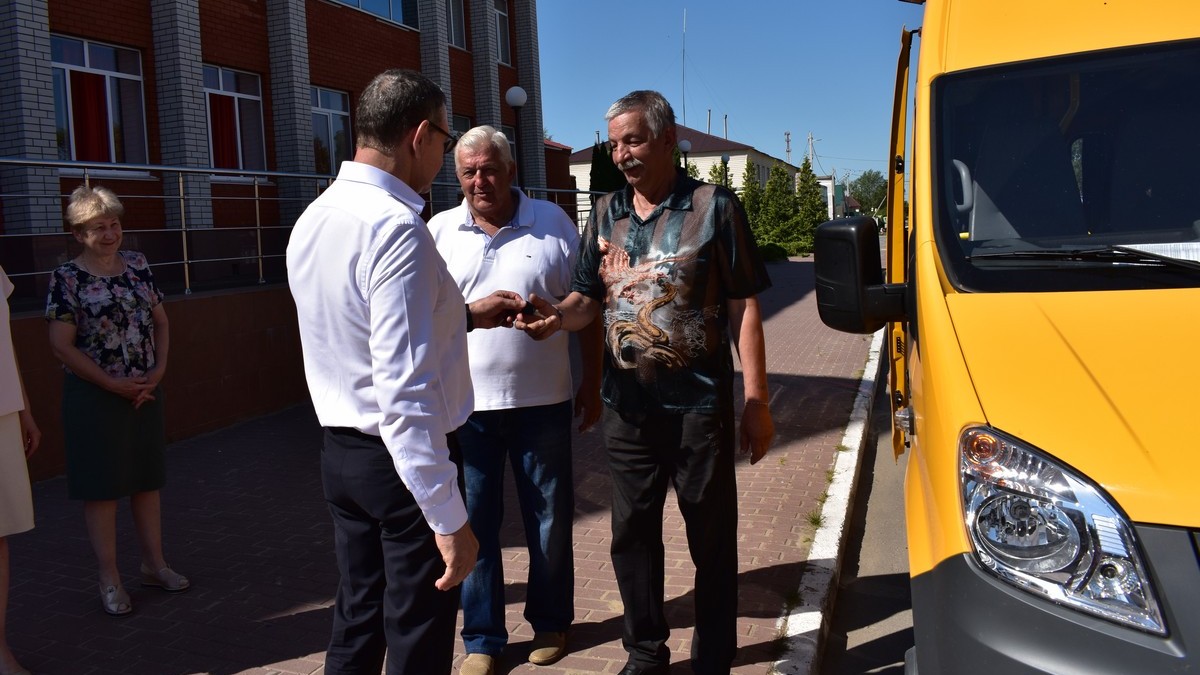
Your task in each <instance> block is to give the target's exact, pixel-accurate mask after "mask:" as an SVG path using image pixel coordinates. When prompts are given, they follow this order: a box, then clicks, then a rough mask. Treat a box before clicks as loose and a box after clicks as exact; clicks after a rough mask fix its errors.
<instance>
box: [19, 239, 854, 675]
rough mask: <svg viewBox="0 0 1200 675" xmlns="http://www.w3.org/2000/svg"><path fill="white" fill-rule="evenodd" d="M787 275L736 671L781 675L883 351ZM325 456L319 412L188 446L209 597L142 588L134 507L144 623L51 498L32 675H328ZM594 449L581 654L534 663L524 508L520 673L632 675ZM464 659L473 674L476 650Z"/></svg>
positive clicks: (681, 542) (773, 349)
mask: <svg viewBox="0 0 1200 675" xmlns="http://www.w3.org/2000/svg"><path fill="white" fill-rule="evenodd" d="M769 270H770V274H771V277H772V280H773V282H774V287H773V288H772V289H771V290H769V291H768V292H767V293H765V294H764V295H763V297H762V302H763V306H764V310H765V317H766V323H765V326H766V336H767V351H768V364H767V365H768V371H769V373H770V382H771V394H772V411H773V412H774V414H775V420H776V425H777V428H778V432H779V437H778V441H777V443H776V446H775V447H773V448H772V450H771V452H770V453H769V454H768V455H767V457H766V458H765V459H764V460H763V461H762V462H760V463H759V464H758V465H756V466H754V467H751V466H750V465H749V463H748V462H747V461H745V460H742V461H740V462H739V464H738V468H737V481H738V490H739V492H740V495H741V501H740V506H739V510H740V529H739V539H740V544H739V554H740V569H741V575H740V579H739V592H740V598H741V602H740V608H739V619H738V645H739V647H740V649H739V654H738V658H737V660H736V662H735V664H734V666H735V667H734V672H736V673H756V674H757V673H766V672H768V671H769V670H770V668H771V664H772V663H773V662H774V661H775V660H776V659H778V658H779V657H780V656H781V655H782V654H783V652H784V649H785V645H784V641H783V640H781V639H780V638H779V626H778V622H779V617H780V616H781V615H783V614H786V613H787V610H788V609H789V608H790V607H791V606H793V605H795V603H796V602H797V601H798V598H799V594H798V591H797V589H798V587H799V584H800V578H801V574H802V572H803V568H804V563H805V559H806V555H807V552H808V548H809V544H810V542H811V539H812V536H813V533H814V529H815V527H814V523H813V520H814V518H815V517H816V515H817V514H819V511H820V506H821V502H822V495H823V493H824V491H825V489H826V485H827V483H828V481H829V479H830V476H831V467H832V466H833V464H834V460H835V457H836V456H837V454H838V450H837V446H838V444H839V443H840V442H841V439H842V435H843V429H844V427H845V426H846V423H847V419H848V418H849V415H850V410H851V406H852V404H853V401H854V397H855V394H856V392H857V390H858V382H859V379H860V378H861V377H862V374H863V367H864V364H865V363H866V360H867V353H868V348H869V346H870V337H869V336H855V335H845V334H841V333H836V332H834V331H832V330H830V329H828V328H826V327H825V326H824V325H823V324H821V322H820V320H819V318H818V317H817V310H816V300H815V296H814V294H813V292H812V291H813V269H812V261H811V258H807V259H795V260H792V261H788V262H782V263H775V264H772V265H770V266H769ZM738 390H739V391H740V386H739V388H738ZM204 404H205V403H204V402H203V401H179V400H176V401H173V402H172V403H171V405H204ZM42 423H43V424H52V423H54V422H53V421H51V420H44V421H43V422H42ZM319 447H320V434H319V430H318V427H317V424H316V421H315V418H314V416H313V414H312V411H311V409H310V408H309V407H308V406H298V407H295V408H292V409H289V410H285V411H283V412H279V413H276V414H273V415H269V416H267V417H263V418H259V419H255V420H252V421H249V422H245V423H243V424H239V425H236V426H234V427H231V428H228V429H224V430H222V431H219V432H215V433H211V434H208V435H205V436H201V437H198V438H193V439H189V440H186V441H181V442H178V443H174V444H172V445H171V446H170V448H169V449H168V454H167V459H168V484H167V487H166V488H165V489H164V490H163V493H162V496H163V512H164V516H163V519H164V532H165V539H166V549H167V558H168V560H169V561H171V563H172V564H173V565H175V566H176V567H177V568H178V569H179V570H180V571H182V572H184V573H185V574H187V575H188V576H189V577H190V578H191V580H192V583H193V588H192V590H191V591H190V592H189V593H186V594H183V595H179V596H170V595H167V594H164V593H161V592H158V591H155V590H153V589H143V588H141V587H140V586H139V585H138V583H137V581H136V578H137V575H136V573H137V567H138V556H137V550H136V542H135V539H134V537H133V532H132V525H131V523H130V518H129V514H128V509H127V504H123V505H122V509H121V511H120V515H119V532H118V536H119V545H120V551H121V553H120V562H121V567H122V570H123V572H124V574H125V578H126V587H127V588H128V589H129V591H130V594H131V595H132V599H133V603H134V606H135V612H134V614H133V615H132V616H129V617H126V618H119V619H117V618H112V617H109V616H107V615H105V614H104V613H103V612H102V610H101V608H100V605H99V601H98V591H97V588H96V581H95V570H94V564H93V558H92V553H91V549H90V547H89V545H88V541H87V535H86V532H85V530H84V525H83V516H82V510H81V508H80V505H79V504H78V503H72V502H69V501H68V500H67V499H66V484H65V482H64V480H63V479H61V478H56V479H52V480H47V481H43V482H41V483H38V484H36V485H35V486H34V500H35V506H36V509H37V528H36V529H35V530H33V531H32V532H30V533H27V534H23V535H18V536H15V537H12V538H11V539H10V541H11V547H10V548H11V552H12V579H13V582H12V589H11V597H10V603H9V620H8V624H9V625H8V630H9V641H10V644H11V645H12V647H13V649H14V651H15V652H16V653H17V654H18V656H19V657H20V658H21V660H22V662H23V663H24V664H25V666H26V667H28V668H31V669H32V670H33V671H34V672H35V673H39V674H45V675H102V674H103V675H107V674H114V675H115V674H121V675H191V674H193V673H212V674H214V675H234V674H242V675H269V674H280V675H282V674H289V675H290V674H304V675H308V674H312V673H318V674H319V673H320V672H321V670H322V661H323V650H324V646H325V644H326V641H327V639H328V632H329V622H330V605H331V602H332V593H333V589H334V586H335V582H336V570H335V566H334V560H333V545H332V541H331V539H332V538H331V527H330V523H329V517H328V514H327V512H326V510H325V506H324V504H323V501H322V499H321V486H320V476H319V471H318V452H319ZM575 447H576V449H575V460H576V461H575V484H576V513H575V527H574V534H575V578H576V584H575V598H576V600H575V627H574V629H573V632H572V633H571V637H570V644H571V650H572V651H571V654H570V655H569V656H568V657H566V658H564V659H563V660H562V661H560V662H558V663H557V664H555V665H553V666H548V667H543V668H537V667H534V666H531V665H529V664H528V663H526V662H525V659H524V657H525V655H526V654H527V653H528V643H529V640H530V639H531V637H532V634H531V632H530V629H529V627H528V625H527V624H525V623H524V621H523V619H522V617H521V610H522V606H523V599H524V596H525V582H526V579H525V574H526V569H527V565H528V556H527V554H526V553H525V552H524V551H523V550H522V545H523V535H522V533H521V524H520V520H519V517H518V512H517V509H516V506H515V502H514V501H511V500H510V502H509V504H508V505H507V507H506V511H505V529H504V537H503V541H504V544H505V547H506V548H505V573H506V577H507V581H508V583H507V598H508V620H509V623H508V625H509V631H510V633H511V638H510V644H509V649H508V651H507V653H506V656H505V657H504V659H503V660H502V661H501V663H500V669H499V671H500V672H501V673H508V672H512V673H534V672H536V673H541V674H544V675H559V674H562V673H616V672H618V671H619V670H620V669H621V667H622V666H623V665H624V662H625V652H624V651H623V650H622V648H621V643H620V636H621V602H620V596H619V594H618V592H617V587H616V582H615V581H614V579H613V573H612V566H611V563H610V562H609V556H608V545H609V537H610V531H609V516H608V512H609V478H608V471H607V464H606V462H605V458H604V452H603V445H602V442H601V439H600V437H599V435H598V434H597V432H590V433H587V434H583V435H581V436H578V437H577V438H576V446H575ZM511 493H512V491H511V490H509V494H510V495H511ZM664 529H665V538H666V542H665V543H666V550H667V565H666V567H667V579H666V593H667V612H668V619H669V620H670V622H671V625H672V629H673V630H672V633H671V639H670V641H669V646H670V648H671V651H672V658H673V667H672V672H676V673H685V672H690V668H689V667H688V665H687V659H688V651H689V648H690V641H691V635H692V631H691V627H692V620H693V617H692V614H693V603H692V594H691V589H692V576H693V572H694V568H693V566H692V563H691V561H690V559H689V557H688V554H687V542H686V538H685V536H684V528H683V521H682V518H681V517H680V515H679V511H678V509H677V508H676V507H675V504H674V500H673V499H668V509H667V514H666V517H665V523H664ZM457 649H458V653H459V657H458V658H457V659H456V663H458V661H459V660H461V649H462V648H461V645H459V646H458V647H457Z"/></svg>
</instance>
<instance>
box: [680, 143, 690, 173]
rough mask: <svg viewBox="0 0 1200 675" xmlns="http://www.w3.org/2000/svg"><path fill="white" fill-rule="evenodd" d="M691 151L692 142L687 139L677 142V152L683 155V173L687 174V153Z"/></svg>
mask: <svg viewBox="0 0 1200 675" xmlns="http://www.w3.org/2000/svg"><path fill="white" fill-rule="evenodd" d="M691 151H692V142H691V141H689V140H688V139H686V138H685V139H683V140H681V141H679V152H682V153H683V172H684V173H687V165H688V158H687V156H688V153H689V152H691Z"/></svg>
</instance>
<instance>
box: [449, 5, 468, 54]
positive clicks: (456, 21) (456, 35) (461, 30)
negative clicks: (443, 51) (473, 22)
mask: <svg viewBox="0 0 1200 675" xmlns="http://www.w3.org/2000/svg"><path fill="white" fill-rule="evenodd" d="M446 27H447V30H448V31H449V32H450V44H452V45H454V46H455V47H459V48H460V49H466V48H467V26H466V21H465V20H464V18H463V0H447V2H446Z"/></svg>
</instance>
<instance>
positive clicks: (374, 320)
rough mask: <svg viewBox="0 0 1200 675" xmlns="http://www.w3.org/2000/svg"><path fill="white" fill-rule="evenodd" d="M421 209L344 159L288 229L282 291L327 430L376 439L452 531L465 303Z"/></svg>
mask: <svg viewBox="0 0 1200 675" xmlns="http://www.w3.org/2000/svg"><path fill="white" fill-rule="evenodd" d="M424 206H425V202H424V200H423V199H421V197H419V196H418V195H417V194H416V193H415V192H413V191H412V189H411V188H410V187H409V186H407V185H405V184H404V183H403V182H402V181H400V180H399V179H397V178H396V177H394V176H392V175H391V174H388V173H386V172H384V171H381V170H379V169H376V168H375V167H372V166H369V165H366V164H361V163H357V162H344V163H342V166H341V171H340V172H339V173H338V177H337V180H336V181H334V183H333V185H331V186H330V187H329V189H327V190H326V191H325V192H324V193H323V194H322V195H321V196H320V197H317V199H316V200H315V201H313V203H312V204H311V205H310V206H309V207H308V208H307V209H306V210H305V211H304V214H303V215H301V216H300V219H299V220H297V221H296V226H295V228H294V229H293V230H292V236H291V240H290V241H289V242H288V247H287V267H288V285H289V286H290V288H291V291H292V297H293V298H294V299H295V301H296V313H297V315H298V317H299V323H300V342H301V346H302V347H303V352H304V374H305V376H306V378H307V379H308V389H309V393H310V394H311V395H312V400H313V406H314V407H315V408H316V412H317V418H318V419H319V420H320V422H321V424H322V426H326V427H353V428H355V429H358V430H359V431H361V432H363V433H366V434H371V435H374V436H380V437H381V438H382V439H383V442H384V444H385V445H386V446H387V449H388V452H389V453H391V455H392V460H393V463H394V464H395V467H396V472H397V473H398V474H399V475H400V478H401V480H403V481H404V485H405V486H407V487H408V489H409V491H410V492H412V494H413V497H414V498H415V499H416V502H417V504H418V506H420V508H421V512H422V513H423V514H424V515H425V519H426V521H427V522H428V523H429V526H430V528H432V529H433V531H434V532H436V533H438V534H450V533H453V532H455V531H457V530H458V529H459V528H460V527H462V526H463V524H464V523H466V522H467V512H466V508H465V506H464V504H463V499H462V495H461V494H460V493H459V491H458V482H457V477H458V469H457V468H456V467H455V465H454V464H453V463H452V462H451V461H450V455H449V451H448V449H447V447H446V434H447V433H449V432H451V431H454V430H455V429H457V428H458V427H459V426H461V425H462V424H463V422H465V421H466V420H467V417H468V416H469V415H470V414H471V411H472V409H473V405H474V404H473V400H472V395H471V373H470V369H469V368H468V366H467V358H466V355H467V338H466V335H467V333H466V312H465V310H464V307H463V296H462V293H460V292H459V290H458V286H457V285H456V284H455V283H454V279H453V278H452V277H451V276H450V272H449V271H448V270H447V269H446V264H445V263H444V262H442V258H441V256H439V255H438V252H437V249H436V248H435V247H434V243H433V237H431V236H430V235H429V230H428V229H427V228H426V226H425V223H424V222H422V221H421V217H420V216H419V215H418V214H419V213H420V212H421V209H422V208H424ZM522 337H524V335H522ZM525 339H527V340H528V339H529V338H525ZM530 342H532V340H530Z"/></svg>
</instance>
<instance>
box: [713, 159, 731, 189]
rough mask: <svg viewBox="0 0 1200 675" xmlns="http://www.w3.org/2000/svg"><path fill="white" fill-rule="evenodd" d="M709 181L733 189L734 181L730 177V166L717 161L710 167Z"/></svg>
mask: <svg viewBox="0 0 1200 675" xmlns="http://www.w3.org/2000/svg"><path fill="white" fill-rule="evenodd" d="M708 182H710V183H712V184H713V185H720V186H722V187H726V188H729V189H733V181H732V180H730V178H729V167H728V165H726V164H724V163H723V162H715V163H714V164H713V165H712V166H710V167H708Z"/></svg>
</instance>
